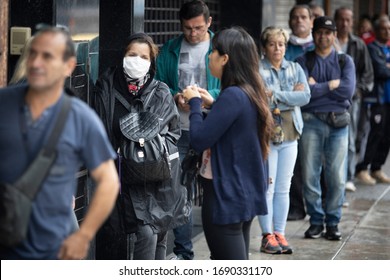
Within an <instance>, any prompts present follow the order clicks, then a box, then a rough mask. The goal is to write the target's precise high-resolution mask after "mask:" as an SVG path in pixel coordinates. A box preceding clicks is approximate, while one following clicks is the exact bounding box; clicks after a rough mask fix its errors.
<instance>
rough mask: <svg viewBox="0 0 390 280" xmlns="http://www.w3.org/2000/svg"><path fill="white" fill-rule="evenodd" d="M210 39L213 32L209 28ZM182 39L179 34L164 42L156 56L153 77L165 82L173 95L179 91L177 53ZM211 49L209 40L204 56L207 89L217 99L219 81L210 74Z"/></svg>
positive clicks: (178, 53) (182, 36)
mask: <svg viewBox="0 0 390 280" xmlns="http://www.w3.org/2000/svg"><path fill="white" fill-rule="evenodd" d="M208 32H209V33H210V39H211V38H213V36H214V33H213V32H211V31H210V30H209V31H208ZM183 40H184V35H183V34H182V35H180V36H179V37H176V38H174V39H171V40H169V41H168V42H166V43H165V44H164V45H163V47H162V48H161V51H160V54H159V56H158V57H157V72H156V76H155V79H156V80H160V81H162V82H164V83H166V84H167V85H168V87H169V89H170V91H171V93H172V95H175V94H176V93H178V92H179V77H178V73H179V55H180V48H181V42H182V41H183ZM211 51H212V47H211V41H210V48H209V51H208V52H207V54H206V57H205V63H206V75H207V91H208V92H209V93H210V94H211V96H212V97H213V98H214V99H217V97H218V95H219V92H220V81H219V79H218V78H215V77H214V76H212V75H211V73H210V69H209V67H208V65H209V54H210V53H211Z"/></svg>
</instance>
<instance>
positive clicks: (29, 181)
mask: <svg viewBox="0 0 390 280" xmlns="http://www.w3.org/2000/svg"><path fill="white" fill-rule="evenodd" d="M70 108H71V98H70V97H69V96H67V95H66V94H64V101H63V103H62V106H61V110H60V112H59V113H58V115H57V119H56V123H55V125H54V127H53V130H52V131H51V134H50V136H49V139H48V141H47V144H46V145H45V146H44V147H42V148H41V150H40V151H39V153H38V155H37V156H36V158H35V159H34V161H33V162H32V163H31V164H30V165H29V166H28V168H27V170H26V171H25V172H24V173H23V175H22V177H20V178H19V180H18V181H16V183H15V184H14V185H15V187H16V188H18V189H19V190H20V191H22V192H23V193H24V194H25V195H26V196H27V197H29V198H30V199H31V200H33V199H34V197H35V195H36V193H37V192H38V190H39V189H40V187H41V185H42V182H43V180H45V178H46V176H47V174H48V173H49V170H50V168H51V166H52V165H53V163H54V161H55V159H56V157H57V151H56V146H57V143H58V139H59V137H60V135H61V132H62V130H63V128H64V125H65V123H66V119H67V115H68V113H69V111H70Z"/></svg>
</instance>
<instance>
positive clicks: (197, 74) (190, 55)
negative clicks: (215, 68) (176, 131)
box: [178, 40, 210, 130]
mask: <svg viewBox="0 0 390 280" xmlns="http://www.w3.org/2000/svg"><path fill="white" fill-rule="evenodd" d="M209 47H210V40H207V41H204V42H200V43H198V44H195V45H193V44H189V43H188V42H187V41H186V40H183V41H182V43H181V48H180V57H179V73H178V77H179V89H180V91H182V90H184V89H185V88H186V87H187V86H192V85H195V84H197V85H198V86H199V87H201V88H205V89H207V78H206V67H207V65H206V61H205V58H206V55H207V52H208V50H209ZM179 113H180V127H181V129H183V130H189V129H190V121H189V116H190V112H184V111H182V110H180V108H179Z"/></svg>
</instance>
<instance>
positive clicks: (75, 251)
mask: <svg viewBox="0 0 390 280" xmlns="http://www.w3.org/2000/svg"><path fill="white" fill-rule="evenodd" d="M91 175H92V178H93V179H94V180H95V182H96V184H97V187H96V192H95V193H94V195H93V198H92V201H91V204H90V205H89V209H88V212H87V214H86V216H85V219H84V221H83V222H82V224H81V226H80V229H79V230H78V231H76V232H75V233H73V234H71V235H70V236H69V237H68V238H67V239H65V240H64V242H63V243H62V246H61V249H60V251H59V253H58V258H59V259H76V260H80V259H83V258H85V257H86V255H87V253H88V249H89V243H90V242H91V240H92V239H93V237H94V236H95V234H96V232H97V230H98V229H99V228H100V226H101V225H102V224H103V222H104V221H105V220H106V218H107V217H108V215H109V214H110V213H111V210H112V208H113V206H114V203H115V200H116V197H117V195H118V191H119V180H118V174H117V171H116V169H115V165H114V161H113V160H107V161H105V162H103V163H102V164H100V165H99V166H98V167H97V168H95V169H94V170H92V172H91Z"/></svg>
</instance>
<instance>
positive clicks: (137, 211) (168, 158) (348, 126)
mask: <svg viewBox="0 0 390 280" xmlns="http://www.w3.org/2000/svg"><path fill="white" fill-rule="evenodd" d="M314 14H316V16H314ZM179 18H180V22H181V27H182V32H183V33H182V34H181V35H180V36H178V37H176V38H174V39H172V40H170V41H168V42H166V43H165V44H164V45H163V47H162V48H161V51H160V52H159V49H158V47H157V46H156V44H155V43H154V42H153V39H152V38H151V37H150V36H149V35H147V34H145V33H135V34H132V35H131V36H130V37H128V38H127V40H126V43H125V45H124V46H123V59H122V61H121V62H120V63H119V64H118V65H116V66H113V67H111V68H109V69H107V70H106V71H104V73H103V74H102V75H101V76H100V77H99V79H98V80H97V81H96V85H95V87H94V91H93V93H92V98H91V100H92V101H91V106H92V108H93V110H92V109H90V108H88V106H86V105H85V104H83V103H82V102H80V101H78V100H77V99H76V98H71V100H72V102H71V104H72V109H71V113H70V115H69V116H68V122H67V125H66V126H65V130H66V131H64V132H63V134H62V136H61V137H60V140H59V144H58V157H57V159H56V161H55V163H54V165H53V167H52V169H51V171H50V172H49V174H48V175H47V176H46V179H45V180H44V183H43V185H42V188H41V189H40V190H39V192H38V194H37V196H36V198H35V201H34V204H33V207H32V214H31V218H30V223H29V225H28V232H27V237H26V239H25V240H24V241H23V242H22V243H20V244H18V245H17V246H15V247H12V248H8V247H0V256H1V258H2V259H83V258H85V257H86V255H87V253H88V248H89V243H90V242H91V240H92V239H93V238H94V237H95V235H96V258H97V259H132V260H163V259H166V257H167V256H166V255H167V252H166V250H167V235H168V231H169V230H173V232H174V235H175V240H174V245H175V247H174V249H173V252H174V254H175V257H174V258H173V259H175V260H191V259H193V258H194V253H193V244H192V242H191V239H192V227H193V224H192V206H193V205H192V196H193V195H194V189H193V187H191V188H186V187H185V186H183V185H182V184H181V182H180V176H181V162H182V161H183V159H184V158H185V156H186V154H187V153H188V151H189V149H190V148H192V149H194V150H195V151H197V152H198V153H199V155H200V163H199V165H200V170H199V179H198V184H199V185H200V186H201V188H202V189H203V204H202V224H203V230H204V233H205V237H206V241H207V245H208V247H209V250H210V258H211V259H216V260H223V259H237V260H247V259H249V243H250V229H251V226H252V221H253V220H254V219H255V217H256V218H257V219H256V220H258V222H259V225H260V228H261V232H262V241H261V244H258V245H259V251H260V252H263V253H268V254H292V253H293V251H294V249H293V245H291V244H289V242H288V240H287V238H286V237H285V230H286V224H287V220H299V219H304V218H305V216H306V214H308V215H309V216H310V218H309V221H310V227H309V228H308V229H307V230H306V231H305V232H304V233H303V236H304V237H305V238H308V239H312V238H319V237H321V236H323V237H325V238H326V239H328V240H341V239H342V233H341V232H340V231H339V228H338V225H339V223H340V222H341V221H342V207H343V205H344V206H345V202H346V201H345V191H346V190H349V191H354V190H356V186H355V185H354V183H353V182H354V180H359V181H360V182H361V183H364V184H369V185H373V184H375V183H377V182H379V183H390V178H389V177H388V176H387V175H386V174H385V173H384V172H383V171H382V170H381V167H382V166H383V164H384V163H385V161H386V158H387V156H388V154H389V149H390V135H389V131H390V129H389V123H390V120H389V116H390V114H389V113H388V112H389V109H390V108H389V104H390V49H389V47H388V42H389V41H390V21H389V19H388V18H386V17H381V18H379V19H378V20H377V21H375V22H374V23H373V32H374V33H373V34H374V35H375V38H374V39H373V41H370V43H369V44H368V45H366V44H365V43H364V41H363V40H362V39H361V38H359V37H358V36H355V35H354V34H353V19H354V18H353V13H352V10H350V9H349V8H346V7H341V8H339V9H337V10H336V11H335V15H334V18H331V17H327V16H324V14H323V10H321V8H320V7H318V6H316V5H312V6H308V5H296V6H294V7H293V8H292V9H291V11H290V15H289V26H290V28H291V34H288V32H287V31H286V30H284V29H282V28H279V27H275V26H268V27H265V28H264V30H263V32H262V34H261V38H260V42H261V49H260V51H259V50H258V48H257V46H256V44H255V41H254V39H253V38H252V37H251V36H250V34H249V33H248V32H247V31H245V30H244V29H243V28H241V27H231V28H226V29H223V30H219V31H217V32H216V33H215V34H214V33H213V32H212V31H211V30H210V26H211V23H212V17H211V16H210V11H209V9H208V7H207V4H205V3H204V2H203V1H202V0H192V1H188V2H186V3H184V4H183V5H182V7H181V9H180V12H179ZM48 54H49V55H48ZM259 54H260V55H259ZM24 61H25V62H23V65H22V64H21V65H22V66H21V67H22V69H20V70H21V73H22V76H21V77H22V78H23V79H25V80H26V81H27V83H18V84H17V85H13V86H10V87H7V88H5V89H1V90H0V100H1V102H0V106H1V110H0V113H1V114H2V115H3V118H1V120H3V123H2V124H1V126H2V127H4V129H3V130H2V137H0V139H1V140H0V154H1V155H2V159H5V160H3V161H2V163H0V164H1V168H0V181H1V182H7V183H12V182H14V181H15V180H16V179H17V178H18V177H20V176H21V175H22V174H23V172H24V170H25V169H26V168H27V167H28V166H29V164H30V163H31V162H32V161H33V159H34V158H35V156H36V155H37V154H38V152H39V151H40V149H41V146H42V143H45V141H46V140H45V139H46V138H47V137H48V136H47V135H46V134H47V133H46V132H47V131H50V129H47V128H51V127H53V121H52V120H53V119H55V116H56V115H57V114H58V111H59V108H60V107H61V104H62V102H63V100H64V99H65V98H66V96H65V95H66V94H67V93H66V92H65V90H64V81H65V79H66V77H67V76H68V75H70V73H71V72H72V71H73V69H74V67H75V51H74V46H73V43H72V42H71V38H70V36H69V34H68V33H67V32H66V31H65V30H63V29H60V28H56V27H48V28H45V29H43V30H41V31H39V32H38V33H37V34H35V35H34V37H33V39H31V41H30V42H29V46H28V49H27V51H26V55H25V58H24ZM23 68H24V69H23ZM18 79H19V78H18ZM135 119H136V121H134V120H135ZM5 120H7V121H6V122H5ZM20 120H22V121H20ZM15 127H18V129H14V128H15ZM135 138H136V139H135ZM148 141H149V142H148ZM152 141H153V142H152ZM11 142H12V143H13V146H15V144H17V145H18V147H19V146H20V147H19V150H23V149H24V150H25V153H21V154H20V155H19V156H17V157H15V156H14V154H13V153H12V151H11V152H10V151H9V147H10V143H11ZM145 142H148V143H145ZM150 143H153V145H152V144H150ZM96 151H99V152H98V153H97V152H96ZM151 159H152V161H151V162H152V163H150V165H148V168H149V169H148V170H149V172H144V173H143V172H142V170H140V169H139V168H138V167H135V163H134V162H135V161H137V164H141V165H137V166H143V167H144V169H145V170H146V161H147V160H151ZM10 162H12V165H10V164H9V163H10ZM142 164H143V165H142ZM82 165H85V166H86V167H87V168H88V169H89V170H90V172H91V175H92V178H93V179H94V181H95V188H96V189H95V192H94V196H93V200H92V201H91V204H90V206H89V210H88V212H87V214H86V216H85V219H84V220H83V221H82V223H81V224H80V227H79V228H78V227H75V226H74V215H73V213H72V208H71V207H69V206H70V205H71V204H72V202H73V195H74V193H75V187H76V180H75V176H74V175H75V173H76V172H77V171H78V168H80V167H81V166H82ZM10 166H14V167H15V166H17V167H18V168H16V169H15V168H12V169H10ZM153 168H155V169H153ZM157 168H162V169H163V171H161V174H160V173H159V172H157V171H155V170H157ZM141 169H142V168H141ZM145 170H144V171H145ZM150 170H152V172H150ZM369 170H370V172H369ZM140 174H141V175H140ZM157 175H161V176H157ZM138 177H141V179H136V178H138ZM47 209H49V210H50V211H49V212H50V213H55V214H54V215H53V214H50V215H48V214H47V211H46V210H47ZM49 240H50V242H48V241H49Z"/></svg>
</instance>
